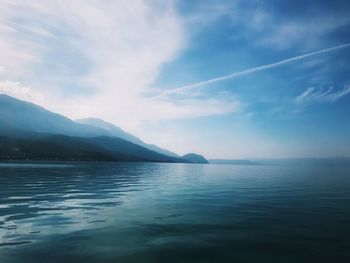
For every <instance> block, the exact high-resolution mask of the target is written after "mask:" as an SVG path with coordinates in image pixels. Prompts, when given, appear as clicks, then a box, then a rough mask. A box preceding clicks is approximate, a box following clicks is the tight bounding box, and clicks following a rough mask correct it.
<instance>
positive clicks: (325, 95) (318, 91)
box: [294, 86, 350, 104]
mask: <svg viewBox="0 0 350 263" xmlns="http://www.w3.org/2000/svg"><path fill="white" fill-rule="evenodd" d="M349 94H350V86H345V87H344V88H343V89H341V90H336V91H334V88H333V87H329V88H328V89H322V88H315V87H308V88H306V90H305V91H304V92H303V93H302V94H300V95H299V96H297V97H296V98H295V99H294V102H295V103H297V104H303V103H311V102H335V101H337V100H339V99H341V98H343V97H344V96H347V95H349Z"/></svg>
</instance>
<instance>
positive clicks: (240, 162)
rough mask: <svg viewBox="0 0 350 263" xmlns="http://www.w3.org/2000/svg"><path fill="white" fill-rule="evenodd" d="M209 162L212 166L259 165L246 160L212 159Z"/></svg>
mask: <svg viewBox="0 0 350 263" xmlns="http://www.w3.org/2000/svg"><path fill="white" fill-rule="evenodd" d="M209 162H210V163H211V164H232V165H259V163H257V162H252V161H250V160H246V159H210V160H209Z"/></svg>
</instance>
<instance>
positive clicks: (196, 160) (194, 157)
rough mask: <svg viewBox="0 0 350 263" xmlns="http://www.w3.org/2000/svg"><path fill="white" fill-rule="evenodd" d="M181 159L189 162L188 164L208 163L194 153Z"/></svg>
mask: <svg viewBox="0 0 350 263" xmlns="http://www.w3.org/2000/svg"><path fill="white" fill-rule="evenodd" d="M181 158H182V159H185V160H187V161H189V162H190V163H209V162H208V160H207V159H205V158H204V156H202V155H199V154H195V153H188V154H185V155H183V156H182V157H181Z"/></svg>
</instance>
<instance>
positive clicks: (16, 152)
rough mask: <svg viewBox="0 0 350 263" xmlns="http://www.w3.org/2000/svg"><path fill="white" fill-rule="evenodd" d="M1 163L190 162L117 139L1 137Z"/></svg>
mask: <svg viewBox="0 0 350 263" xmlns="http://www.w3.org/2000/svg"><path fill="white" fill-rule="evenodd" d="M0 160H60V161H128V162H132V161H138V162H140V161H142V162H186V161H185V160H182V159H179V158H174V157H169V156H165V155H162V154H159V153H157V152H154V151H151V150H148V149H146V148H144V147H141V146H139V145H136V144H133V143H131V142H128V141H125V140H123V139H120V138H116V137H107V136H101V137H90V138H89V137H71V136H65V135H52V134H33V133H31V134H30V136H28V137H26V138H24V136H21V137H16V136H15V137H5V136H0Z"/></svg>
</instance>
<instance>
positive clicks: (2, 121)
mask: <svg viewBox="0 0 350 263" xmlns="http://www.w3.org/2000/svg"><path fill="white" fill-rule="evenodd" d="M13 130H23V131H32V132H41V133H52V134H64V135H70V136H83V137H88V136H97V135H98V136H100V135H106V132H105V131H104V130H103V129H100V128H97V127H92V126H88V125H83V124H78V123H76V122H74V121H72V120H70V119H68V118H66V117H64V116H62V115H59V114H56V113H52V112H50V111H48V110H46V109H44V108H42V107H40V106H38V105H35V104H33V103H29V102H26V101H22V100H18V99H15V98H12V97H10V96H7V95H4V94H0V132H1V133H2V134H4V133H5V134H6V133H7V132H10V133H11V131H13Z"/></svg>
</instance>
